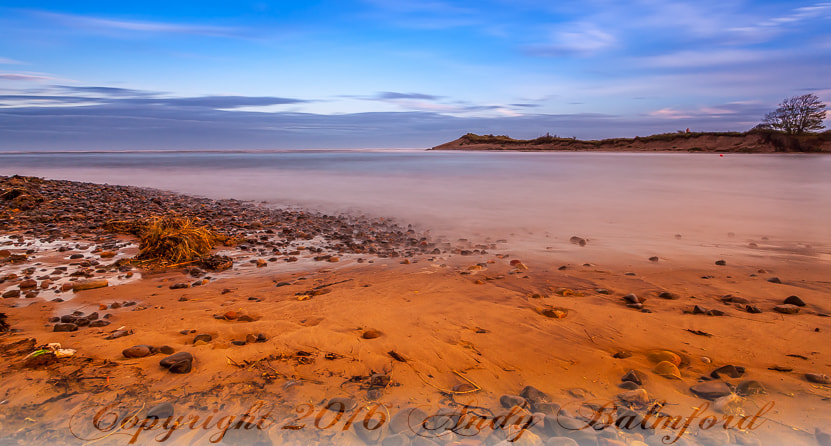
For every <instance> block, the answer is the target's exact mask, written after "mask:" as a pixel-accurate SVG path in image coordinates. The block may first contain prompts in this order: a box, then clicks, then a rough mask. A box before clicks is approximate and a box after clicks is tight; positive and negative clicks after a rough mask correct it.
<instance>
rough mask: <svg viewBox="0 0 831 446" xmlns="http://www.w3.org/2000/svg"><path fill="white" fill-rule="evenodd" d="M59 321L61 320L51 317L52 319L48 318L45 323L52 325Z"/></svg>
mask: <svg viewBox="0 0 831 446" xmlns="http://www.w3.org/2000/svg"><path fill="white" fill-rule="evenodd" d="M60 321H61V318H59V317H57V316H53V317H50V318H49V320H48V321H47V322H49V323H50V324H54V323H56V322H60Z"/></svg>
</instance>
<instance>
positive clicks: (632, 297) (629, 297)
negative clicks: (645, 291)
mask: <svg viewBox="0 0 831 446" xmlns="http://www.w3.org/2000/svg"><path fill="white" fill-rule="evenodd" d="M623 300H625V301H626V302H629V303H633V304H639V303H643V302H646V299H645V298H643V297H638V296H636V295H635V294H633V293H629V294H627V295H625V296H623Z"/></svg>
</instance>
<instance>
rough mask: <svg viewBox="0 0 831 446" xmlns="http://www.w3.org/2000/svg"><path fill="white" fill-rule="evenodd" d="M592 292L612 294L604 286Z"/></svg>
mask: <svg viewBox="0 0 831 446" xmlns="http://www.w3.org/2000/svg"><path fill="white" fill-rule="evenodd" d="M594 292H595V293H597V294H612V292H611V291H609V290H607V289H606V288H598V289H596V290H594Z"/></svg>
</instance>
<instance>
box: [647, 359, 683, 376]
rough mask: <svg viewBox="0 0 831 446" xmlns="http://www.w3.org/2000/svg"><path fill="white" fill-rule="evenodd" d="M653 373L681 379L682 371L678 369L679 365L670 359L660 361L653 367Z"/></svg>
mask: <svg viewBox="0 0 831 446" xmlns="http://www.w3.org/2000/svg"><path fill="white" fill-rule="evenodd" d="M652 373H654V374H656V375H659V376H663V377H664V378H670V379H681V371H680V370H678V366H676V365H675V364H673V363H672V362H669V361H661V362H659V363H658V364H657V365H656V366H655V368H653V369H652Z"/></svg>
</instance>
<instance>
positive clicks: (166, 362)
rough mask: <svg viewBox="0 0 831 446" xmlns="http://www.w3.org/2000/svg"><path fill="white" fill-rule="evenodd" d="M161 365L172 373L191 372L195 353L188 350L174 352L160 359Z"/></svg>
mask: <svg viewBox="0 0 831 446" xmlns="http://www.w3.org/2000/svg"><path fill="white" fill-rule="evenodd" d="M159 365H160V366H162V367H164V368H166V369H168V370H169V371H170V372H171V373H189V372H190V371H191V369H192V368H193V355H191V354H190V353H188V352H179V353H174V354H172V355H170V356H168V357H166V358H164V359H162V360H161V361H159Z"/></svg>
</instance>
